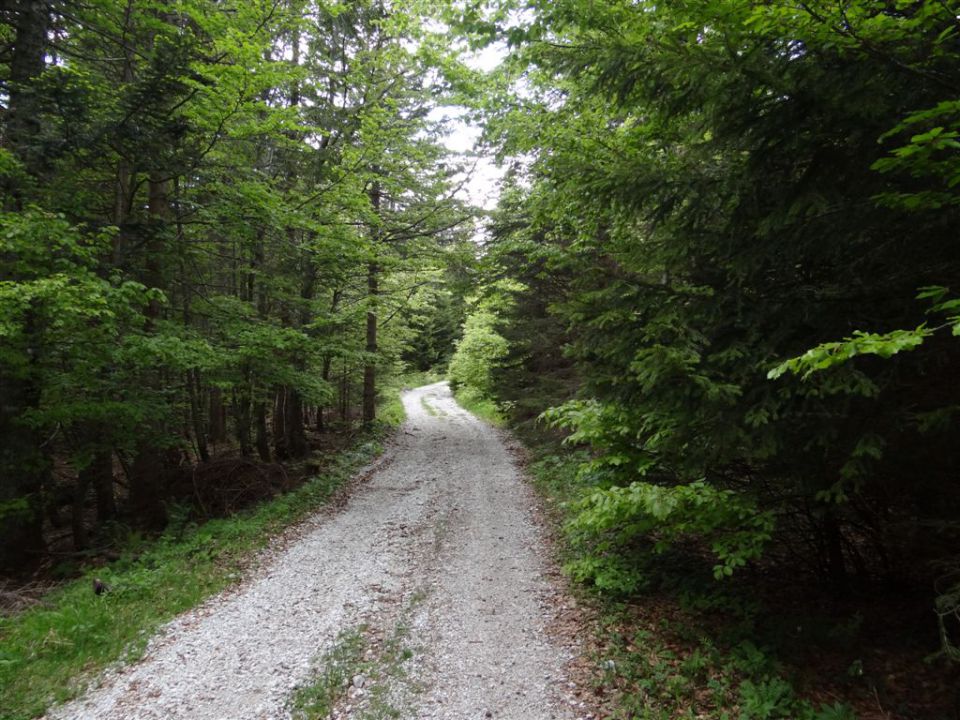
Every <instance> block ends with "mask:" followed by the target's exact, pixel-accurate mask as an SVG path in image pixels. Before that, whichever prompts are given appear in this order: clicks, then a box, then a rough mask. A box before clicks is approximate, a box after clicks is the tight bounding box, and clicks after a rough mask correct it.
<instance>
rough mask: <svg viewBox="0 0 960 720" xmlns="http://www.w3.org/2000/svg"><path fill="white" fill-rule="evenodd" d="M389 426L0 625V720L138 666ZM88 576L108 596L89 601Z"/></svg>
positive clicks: (317, 501)
mask: <svg viewBox="0 0 960 720" xmlns="http://www.w3.org/2000/svg"><path fill="white" fill-rule="evenodd" d="M400 412H401V413H402V408H401V410H400ZM388 417H389V419H390V421H391V422H390V423H384V422H381V423H380V424H379V425H378V426H377V428H376V429H374V430H371V431H369V432H367V433H365V434H364V435H363V436H362V437H360V438H359V439H358V440H357V441H356V442H355V443H354V444H353V445H352V446H351V447H349V448H347V449H345V450H343V451H340V452H338V453H336V454H334V455H332V456H330V457H327V458H325V460H324V463H323V470H322V471H321V473H320V474H319V475H318V476H316V477H314V478H311V479H309V480H308V481H307V482H306V483H304V484H303V485H301V486H300V487H299V488H297V489H296V490H293V491H291V492H289V493H287V494H285V495H282V496H280V497H277V498H275V499H273V500H271V501H269V502H266V503H263V504H261V505H259V506H258V507H256V508H252V509H250V510H248V511H244V512H241V513H239V514H237V515H234V516H232V517H229V518H225V519H216V520H210V521H208V522H205V523H203V524H202V525H197V524H194V523H190V522H188V521H187V520H186V519H184V520H183V521H180V522H177V521H174V522H172V523H171V525H170V526H169V527H168V529H167V531H166V532H165V534H163V535H162V536H161V537H159V538H158V539H156V540H151V541H146V540H144V539H142V538H137V537H132V538H131V539H130V540H129V541H128V543H127V546H128V549H127V551H126V552H124V553H123V555H122V556H121V558H120V559H119V560H117V561H115V562H113V563H111V564H110V565H107V566H104V567H101V568H97V569H93V570H90V571H88V572H87V573H86V574H85V575H84V576H83V577H81V578H80V579H78V580H76V581H74V582H71V583H69V584H67V585H64V586H61V587H60V588H59V589H57V590H55V591H54V592H52V593H51V594H50V595H48V596H47V597H45V598H44V599H43V601H42V603H41V604H39V605H38V606H36V607H34V608H32V609H30V610H27V611H25V612H23V613H20V614H17V615H13V616H10V617H3V618H0V718H3V720H26V719H27V718H33V717H36V716H38V715H40V714H42V713H43V712H44V711H45V710H46V709H47V708H49V707H50V706H51V705H54V704H57V703H60V702H63V701H65V700H68V699H70V698H71V697H74V696H76V695H77V694H78V693H79V692H81V691H82V690H83V687H84V684H85V682H86V681H87V680H88V679H89V678H90V677H91V675H92V674H93V673H95V672H96V671H98V670H101V669H102V668H104V667H105V666H107V665H109V664H110V663H113V662H115V661H118V660H120V661H131V660H134V659H136V658H137V657H139V656H140V655H141V654H142V653H143V650H144V648H145V646H146V643H147V640H148V639H149V638H150V636H151V635H152V634H153V633H154V632H155V631H156V629H157V628H158V627H159V626H160V625H161V624H162V623H164V622H165V621H167V620H169V619H171V618H172V617H174V616H175V615H177V614H178V613H181V612H183V611H185V610H188V609H189V608H192V607H194V606H196V605H198V604H199V603H200V602H202V601H203V600H204V599H206V598H208V597H210V596H211V595H214V594H216V593H217V592H219V591H221V590H223V589H224V588H226V587H228V586H230V585H232V584H235V583H238V582H239V581H240V580H241V579H242V577H243V576H244V573H245V571H247V570H248V569H249V565H250V558H251V555H252V554H253V553H255V551H257V550H259V549H260V548H263V547H264V546H265V545H266V544H267V542H268V541H269V539H270V538H271V537H272V536H274V535H276V534H277V533H279V532H280V531H282V530H283V529H284V528H285V527H287V526H290V525H292V524H294V523H296V522H297V521H299V520H301V519H302V518H304V517H306V516H307V515H309V514H310V513H312V512H314V511H316V510H317V509H318V508H319V507H321V506H322V505H323V504H324V503H325V502H326V501H327V500H328V499H329V498H330V497H331V496H332V495H333V494H334V493H335V492H336V491H337V490H338V489H339V488H341V487H342V486H343V485H344V484H345V483H346V482H347V481H348V480H349V479H350V478H351V477H352V476H353V475H354V474H355V473H356V472H357V470H358V469H360V468H361V467H362V466H363V465H365V464H366V463H368V462H370V461H371V460H372V459H373V458H374V457H376V455H378V454H379V453H380V452H381V451H382V444H381V443H382V440H383V438H384V437H385V435H386V434H388V432H389V429H390V427H391V425H395V424H396V420H395V418H393V417H392V416H388ZM174 516H175V515H174ZM184 518H186V514H184ZM94 577H97V578H100V579H101V580H102V581H103V582H104V583H106V584H107V586H108V587H109V590H108V592H106V593H104V594H102V595H96V594H94V592H93V589H92V584H93V578H94Z"/></svg>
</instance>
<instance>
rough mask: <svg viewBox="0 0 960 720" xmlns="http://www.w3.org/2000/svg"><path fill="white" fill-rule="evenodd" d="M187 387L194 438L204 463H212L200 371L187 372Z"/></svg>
mask: <svg viewBox="0 0 960 720" xmlns="http://www.w3.org/2000/svg"><path fill="white" fill-rule="evenodd" d="M186 380H187V386H188V388H189V392H190V423H191V425H192V426H193V436H194V439H195V440H196V442H197V452H198V453H200V459H201V460H202V461H203V462H210V451H209V450H208V449H207V433H206V429H205V428H204V426H203V420H204V418H203V402H202V400H201V397H200V393H201V385H200V371H199V370H197V369H196V368H194V369H193V370H191V371H188V372H187V377H186Z"/></svg>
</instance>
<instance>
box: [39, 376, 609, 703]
mask: <svg viewBox="0 0 960 720" xmlns="http://www.w3.org/2000/svg"><path fill="white" fill-rule="evenodd" d="M403 403H404V406H405V409H406V412H407V418H408V419H407V422H406V423H405V424H404V425H403V427H402V429H401V430H400V431H399V432H398V434H397V439H396V441H395V442H394V443H393V445H392V447H391V448H390V449H389V450H388V452H387V453H386V454H385V455H384V456H383V457H382V458H381V459H380V460H379V461H377V463H375V465H374V466H373V467H371V468H370V469H369V470H368V472H367V473H366V475H365V478H366V479H365V481H364V482H363V483H361V484H359V485H358V486H357V489H356V491H355V492H354V493H353V494H352V495H351V496H350V497H349V498H348V499H347V501H346V502H345V504H344V505H343V506H342V507H339V508H334V509H331V510H328V511H326V512H322V513H320V514H318V515H316V516H314V517H312V518H310V519H309V520H307V521H306V522H304V523H303V524H301V525H300V526H298V527H297V528H295V529H294V530H293V531H292V532H291V533H288V534H287V535H285V536H284V537H283V538H279V539H278V540H277V542H276V543H275V545H274V546H273V547H272V548H271V549H269V550H268V551H267V552H265V553H264V555H263V556H262V557H261V558H259V559H258V560H257V562H256V563H255V566H254V567H255V570H253V571H251V573H250V577H249V580H247V581H246V582H243V583H241V584H240V585H239V586H237V587H235V588H233V589H231V590H229V591H227V592H226V593H223V594H221V595H219V596H217V597H215V598H213V599H211V600H210V601H208V602H206V603H205V604H203V605H201V606H200V607H199V608H197V609H195V610H193V611H190V612H188V613H186V614H184V615H182V616H180V617H179V618H177V619H176V620H174V621H173V622H171V623H170V624H168V625H167V626H165V627H164V628H163V630H162V631H161V632H160V633H159V634H158V635H157V637H155V638H154V639H153V640H152V641H151V642H150V644H149V646H148V648H147V651H146V653H145V654H144V657H143V658H142V659H141V660H140V661H139V662H137V663H136V664H134V665H129V666H117V667H116V668H113V669H111V670H110V671H108V672H107V673H105V674H104V675H103V676H102V677H101V678H100V680H99V681H98V684H97V687H95V688H93V689H91V690H90V691H89V692H88V693H87V694H85V695H84V696H82V697H80V698H79V699H77V700H75V701H73V702H71V703H68V704H66V705H64V706H62V707H60V708H57V709H56V710H54V711H52V712H51V713H50V714H49V715H48V717H50V718H63V719H65V718H89V717H96V718H98V719H99V720H108V719H109V718H124V719H127V720H137V719H147V718H163V719H165V720H172V719H174V718H191V720H204V719H214V718H217V719H219V718H226V717H229V718H235V719H240V718H286V717H291V716H293V717H303V718H307V717H318V718H319V717H328V716H330V717H335V718H356V719H363V720H367V719H373V718H390V717H401V718H413V717H416V718H433V719H437V720H439V719H441V718H447V719H450V720H453V719H457V720H461V719H466V718H490V717H492V718H515V719H517V720H521V719H523V720H537V719H540V718H542V719H544V720H546V719H547V718H556V719H558V720H559V719H561V718H564V719H570V720H572V719H573V718H580V717H590V713H589V710H588V708H586V707H584V705H583V704H582V702H581V701H579V700H578V699H577V698H578V694H579V690H578V688H577V685H576V683H575V682H573V681H572V680H571V679H570V674H571V671H570V664H571V663H572V662H573V661H575V659H576V657H577V655H578V654H579V653H578V649H577V647H576V639H575V636H574V633H573V632H572V631H570V630H569V622H568V621H567V619H568V618H569V617H570V609H571V607H572V606H573V605H574V604H575V603H574V601H573V600H571V599H570V598H569V597H568V596H567V595H566V594H565V591H564V590H563V587H562V583H561V582H560V581H559V573H558V572H557V571H556V569H555V568H554V567H553V566H552V563H551V560H550V558H549V557H548V556H547V551H546V550H545V548H546V547H547V543H546V541H545V533H544V530H543V526H542V524H541V522H540V520H539V519H538V509H537V507H538V506H537V499H536V495H535V493H534V491H533V490H531V489H530V487H529V486H528V485H527V484H526V482H525V481H524V480H523V478H522V476H521V474H520V472H519V470H518V469H517V465H516V462H515V460H514V458H513V456H512V454H511V447H510V445H509V443H508V442H507V441H505V439H504V437H503V436H502V435H501V433H500V432H499V431H497V430H496V429H494V428H492V427H490V426H489V425H487V424H485V423H482V422H480V421H479V420H477V419H476V418H475V417H473V416H472V415H470V414H469V413H467V412H466V411H464V410H462V409H461V408H460V407H459V406H458V405H457V404H456V402H455V401H454V400H453V398H452V397H451V395H450V392H449V389H448V388H447V386H446V384H444V383H437V384H434V385H428V386H425V387H422V388H418V389H415V390H411V391H409V392H406V393H405V394H404V397H403ZM564 628H568V629H564Z"/></svg>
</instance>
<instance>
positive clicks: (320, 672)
mask: <svg viewBox="0 0 960 720" xmlns="http://www.w3.org/2000/svg"><path fill="white" fill-rule="evenodd" d="M366 630H367V628H366V626H364V625H361V626H360V627H359V628H351V629H349V630H346V631H344V632H342V633H340V636H339V637H338V638H337V639H336V641H335V642H334V645H333V647H332V648H331V649H330V650H329V651H328V652H327V653H326V654H325V655H324V656H323V658H322V659H321V660H320V662H319V663H318V665H317V671H316V673H315V674H314V676H313V678H312V681H311V682H310V684H308V685H304V686H302V687H299V688H297V690H296V692H295V693H294V694H293V698H292V699H291V702H290V713H291V716H292V717H293V720H320V719H321V718H326V717H328V716H329V715H330V714H331V713H332V712H333V708H334V707H335V706H336V704H337V703H338V702H339V701H340V700H341V698H343V697H344V696H345V695H346V694H347V692H348V691H349V688H350V681H351V678H353V676H354V675H358V674H360V672H361V670H362V668H363V655H364V652H365V651H366V649H367V640H366V638H365V637H364V633H365V632H366Z"/></svg>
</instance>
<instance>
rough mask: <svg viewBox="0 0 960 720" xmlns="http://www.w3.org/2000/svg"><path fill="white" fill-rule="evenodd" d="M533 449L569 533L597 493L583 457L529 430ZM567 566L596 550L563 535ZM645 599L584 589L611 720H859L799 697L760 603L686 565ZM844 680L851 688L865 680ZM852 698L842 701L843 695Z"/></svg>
mask: <svg viewBox="0 0 960 720" xmlns="http://www.w3.org/2000/svg"><path fill="white" fill-rule="evenodd" d="M520 436H521V439H522V440H523V441H524V442H525V444H526V445H527V447H528V449H529V451H530V455H531V457H530V464H529V466H528V471H529V474H530V476H531V477H532V479H533V481H534V484H535V486H536V487H537V489H538V491H539V492H540V494H541V495H542V497H543V498H544V499H545V501H546V504H547V507H548V510H549V511H550V513H551V515H552V517H553V520H554V521H555V522H556V524H557V525H558V526H560V527H561V528H562V527H563V526H564V525H565V523H566V521H567V520H569V519H570V517H571V516H572V512H573V511H572V509H571V507H570V504H569V503H570V502H571V501H573V500H575V499H577V498H578V497H580V496H581V494H582V493H583V491H584V490H586V489H587V488H588V487H589V485H588V484H587V483H586V481H584V480H582V479H580V478H579V477H578V473H577V466H578V464H579V462H580V461H581V460H583V459H584V452H583V451H580V450H575V449H572V448H568V447H565V446H562V445H560V443H559V442H558V441H557V439H556V438H551V439H547V438H546V437H545V436H544V435H543V434H540V433H538V432H537V431H535V430H532V429H531V428H529V427H528V428H525V429H524V431H523V432H521V433H520ZM560 538H561V543H560V547H559V548H558V551H559V555H560V560H561V562H563V563H565V564H570V563H573V562H576V561H578V560H581V559H583V557H584V556H585V553H588V552H589V550H588V549H586V548H583V547H580V546H578V544H577V543H576V541H574V540H572V539H571V537H570V536H569V535H568V534H566V533H564V532H561V533H560ZM649 573H650V581H649V583H648V585H647V586H646V588H645V590H644V591H643V592H642V593H637V594H634V595H631V596H619V597H617V596H613V595H609V594H608V595H604V594H601V593H599V592H597V591H594V590H592V589H590V588H587V587H583V586H578V587H579V590H578V591H577V592H578V593H579V594H580V596H581V600H582V602H583V603H585V604H587V605H588V606H590V607H591V608H593V610H594V612H595V613H596V617H597V620H596V622H595V628H594V630H595V637H594V642H593V643H592V647H593V649H592V650H591V651H590V653H591V656H590V658H589V660H590V668H591V682H592V684H593V688H592V689H593V692H594V694H595V697H596V698H597V699H598V702H600V703H601V704H602V706H603V708H602V712H601V714H602V716H603V717H608V718H610V719H611V720H673V719H675V718H704V717H709V718H711V719H712V720H734V719H736V720H774V719H788V718H789V719H790V720H853V719H854V718H855V715H854V713H853V711H852V710H851V709H850V707H848V706H847V705H844V704H843V703H841V702H839V701H838V699H837V696H836V694H834V693H833V692H823V691H818V689H817V688H816V687H814V688H810V692H802V691H800V690H798V688H799V687H801V685H802V684H803V683H802V679H801V678H799V677H797V676H796V673H795V672H794V670H795V668H791V667H789V666H788V665H787V664H786V663H783V662H781V660H780V659H779V652H778V650H777V648H776V643H775V642H767V641H766V640H767V639H768V638H767V634H766V633H765V632H763V631H762V630H761V629H760V625H761V624H762V622H761V620H762V615H763V609H762V606H761V604H760V603H759V602H758V601H755V600H754V599H752V598H750V597H746V596H744V595H743V594H738V593H737V591H736V590H735V589H731V588H724V587H720V586H718V585H717V584H716V583H715V581H713V580H712V577H711V576H710V573H709V572H706V573H698V572H697V571H696V568H695V567H693V566H691V565H690V564H689V563H684V562H683V561H679V559H678V558H662V559H661V561H660V562H655V563H652V564H651V565H650V568H649ZM858 680H859V679H858V678H856V677H854V676H853V675H850V676H849V677H845V678H840V679H839V685H840V686H842V685H843V684H844V683H846V684H847V686H848V687H852V686H853V684H855V683H856V682H858ZM843 695H844V693H841V696H843Z"/></svg>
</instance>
